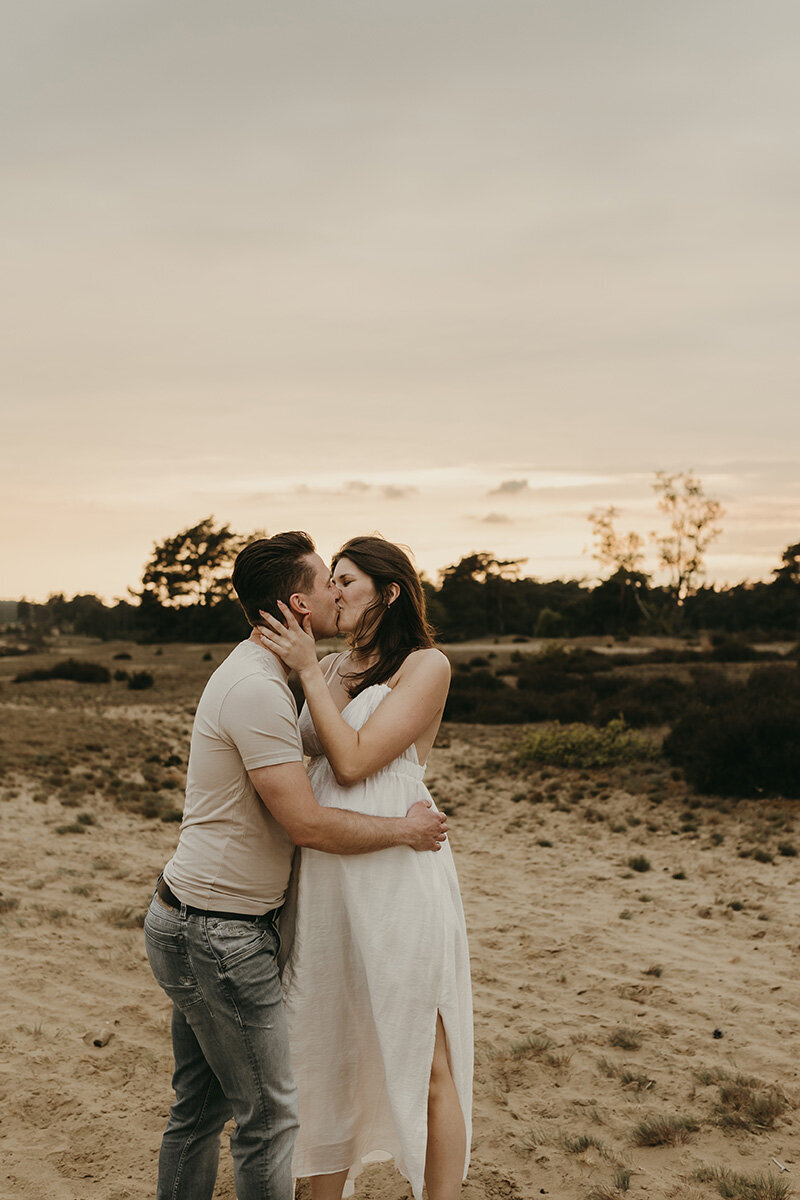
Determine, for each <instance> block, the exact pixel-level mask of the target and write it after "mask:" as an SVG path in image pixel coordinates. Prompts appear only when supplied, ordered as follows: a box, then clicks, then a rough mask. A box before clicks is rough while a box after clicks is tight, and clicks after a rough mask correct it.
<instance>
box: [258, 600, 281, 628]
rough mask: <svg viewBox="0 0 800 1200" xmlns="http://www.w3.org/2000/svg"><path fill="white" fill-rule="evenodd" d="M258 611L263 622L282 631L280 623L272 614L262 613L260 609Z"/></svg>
mask: <svg viewBox="0 0 800 1200" xmlns="http://www.w3.org/2000/svg"><path fill="white" fill-rule="evenodd" d="M279 603H280V601H279ZM258 611H259V612H260V613H261V615H262V617H263V618H264V620H265V621H269V623H270V625H274V626H275V628H276V629H283V625H281V623H280V621H278V620H276V618H275V617H273V615H272V613H267V612H264V610H263V608H260V609H259V610H258Z"/></svg>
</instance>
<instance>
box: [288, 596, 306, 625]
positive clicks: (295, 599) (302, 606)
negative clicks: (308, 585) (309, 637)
mask: <svg viewBox="0 0 800 1200" xmlns="http://www.w3.org/2000/svg"><path fill="white" fill-rule="evenodd" d="M289 608H290V609H291V610H292V613H293V615H294V616H295V617H297V620H298V621H299V622H300V623H301V624H302V619H303V617H306V616H308V615H309V613H310V612H311V609H310V608H309V607H308V601H307V600H306V598H305V596H304V595H303V593H302V592H292V594H291V596H290V597H289Z"/></svg>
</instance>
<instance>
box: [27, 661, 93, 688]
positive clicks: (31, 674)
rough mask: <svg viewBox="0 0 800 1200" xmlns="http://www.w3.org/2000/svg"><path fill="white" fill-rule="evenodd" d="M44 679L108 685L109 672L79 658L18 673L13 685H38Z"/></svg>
mask: <svg viewBox="0 0 800 1200" xmlns="http://www.w3.org/2000/svg"><path fill="white" fill-rule="evenodd" d="M45 679H70V680H72V682H73V683H109V682H110V680H111V672H110V671H109V669H108V667H104V666H102V664H101V663H93V662H83V661H82V660H81V659H79V658H66V659H64V661H63V662H59V663H55V664H54V665H53V666H52V667H37V668H36V669H35V670H32V671H20V672H19V674H18V675H15V676H14V683H39V682H41V681H42V680H45Z"/></svg>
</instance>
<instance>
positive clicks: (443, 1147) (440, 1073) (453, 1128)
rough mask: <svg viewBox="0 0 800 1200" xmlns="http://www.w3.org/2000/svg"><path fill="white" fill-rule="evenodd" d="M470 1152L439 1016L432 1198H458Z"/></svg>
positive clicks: (428, 1173) (429, 1177) (429, 1166)
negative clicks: (466, 1160) (467, 1155)
mask: <svg viewBox="0 0 800 1200" xmlns="http://www.w3.org/2000/svg"><path fill="white" fill-rule="evenodd" d="M466 1154H467V1131H466V1129H465V1126H464V1114H463V1113H462V1111H461V1104H460V1103H459V1099H458V1092H457V1091H456V1085H455V1083H454V1082H453V1076H452V1073H451V1071H450V1063H449V1061H448V1058H447V1039H446V1038H445V1033H444V1025H443V1024H442V1018H441V1016H437V1018H436V1043H435V1045H434V1050H433V1067H432V1068H431V1086H430V1091H429V1092H428V1150H427V1154H426V1157H425V1183H426V1185H427V1188H428V1200H457V1197H458V1196H459V1195H460V1193H461V1177H462V1175H463V1174H464V1159H465V1158H466ZM314 1200H317V1198H316V1197H315V1198H314Z"/></svg>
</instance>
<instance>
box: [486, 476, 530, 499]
mask: <svg viewBox="0 0 800 1200" xmlns="http://www.w3.org/2000/svg"><path fill="white" fill-rule="evenodd" d="M527 490H528V481H527V479H505V480H504V481H503V482H502V483H501V484H500V486H499V487H496V488H493V489H492V491H491V492H487V493H486V494H487V496H518V495H519V493H520V492H527Z"/></svg>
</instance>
